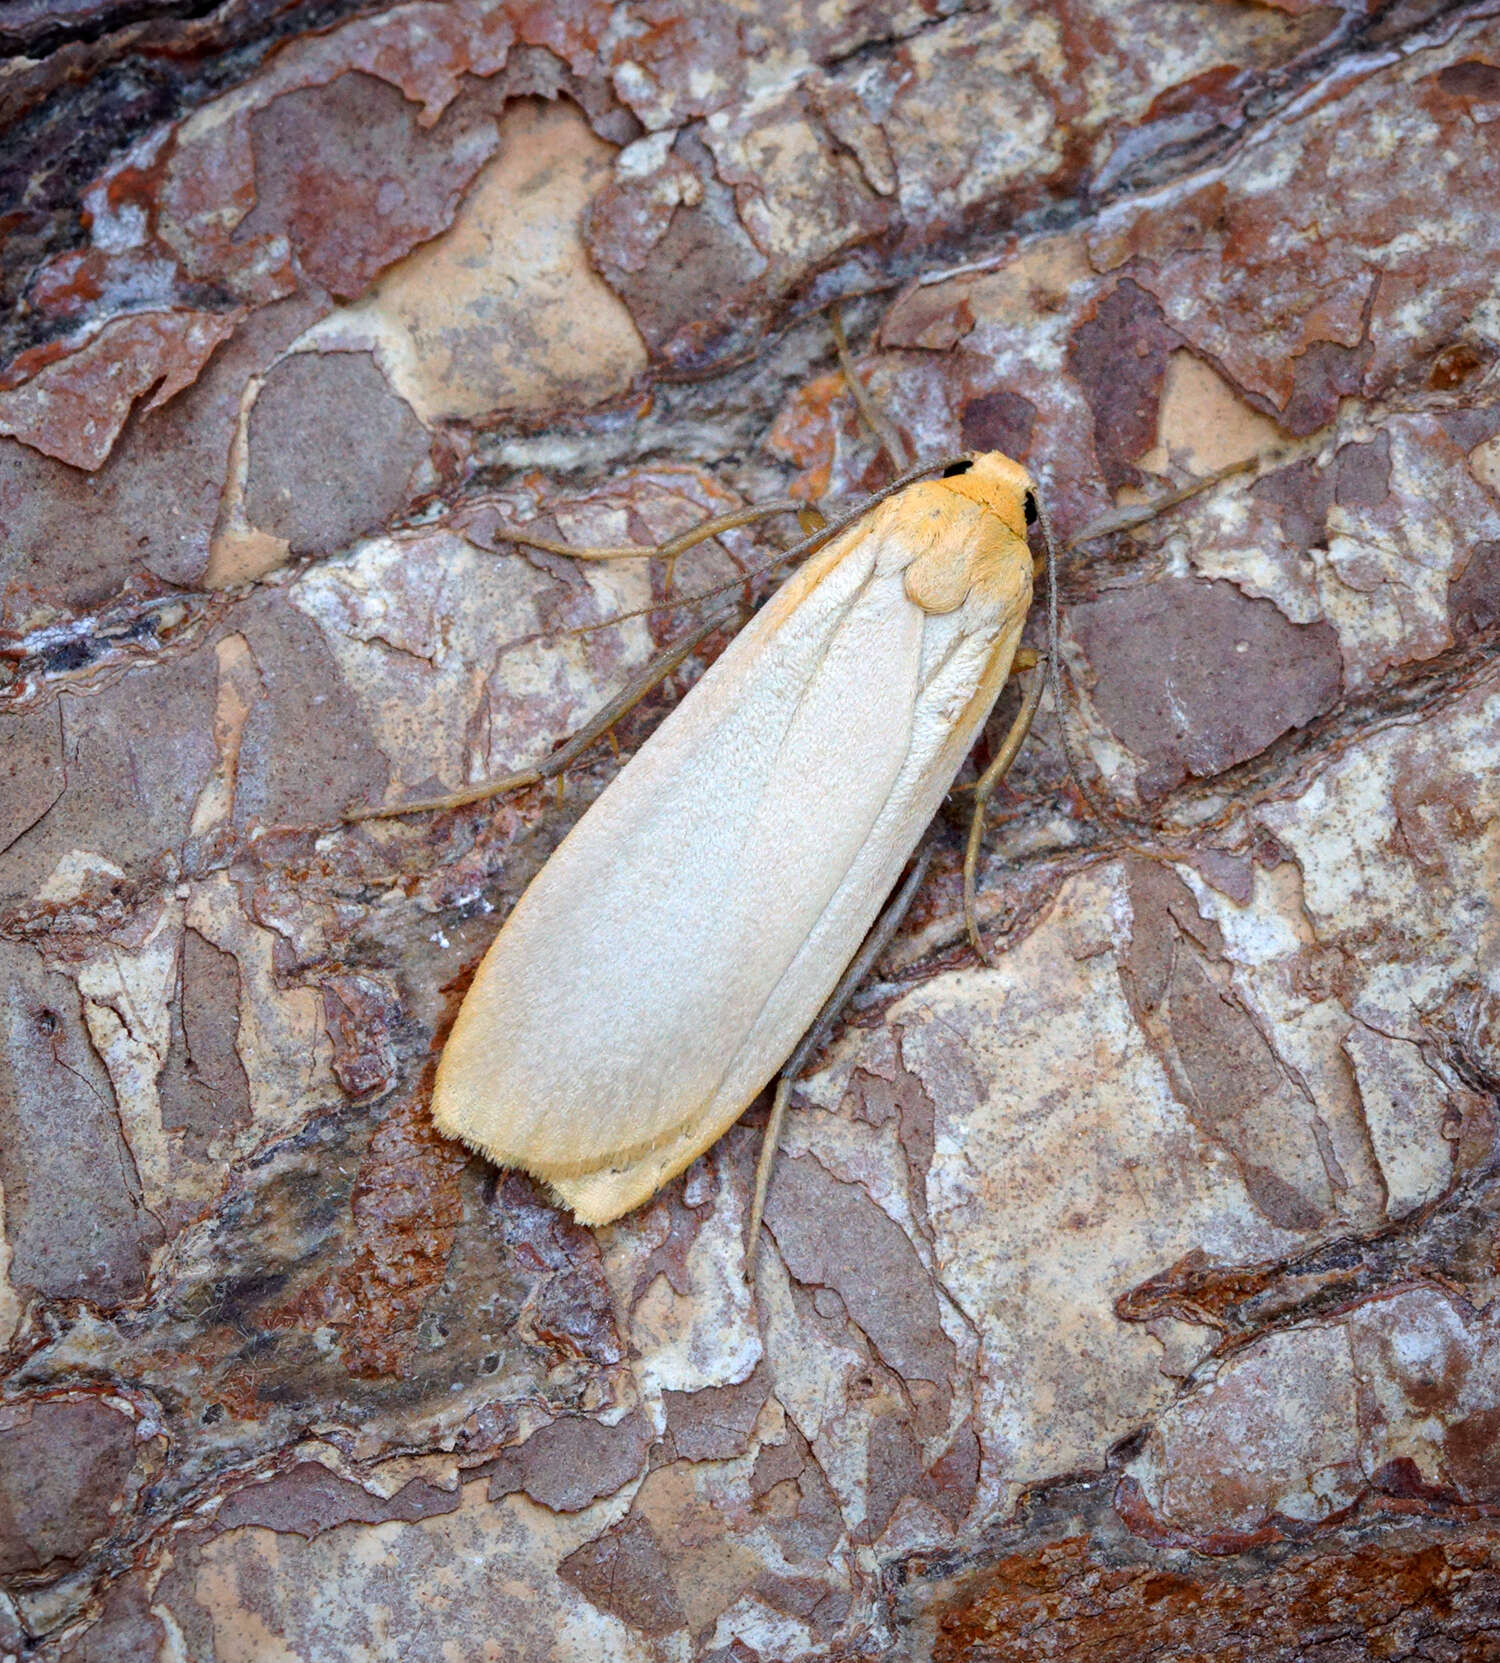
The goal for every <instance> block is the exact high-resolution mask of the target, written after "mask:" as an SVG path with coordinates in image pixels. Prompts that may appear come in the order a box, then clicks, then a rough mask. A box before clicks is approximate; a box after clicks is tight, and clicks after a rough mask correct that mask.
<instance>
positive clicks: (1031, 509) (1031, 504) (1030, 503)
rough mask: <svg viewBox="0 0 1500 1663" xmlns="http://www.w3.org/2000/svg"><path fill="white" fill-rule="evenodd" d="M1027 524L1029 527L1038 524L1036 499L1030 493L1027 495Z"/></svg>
mask: <svg viewBox="0 0 1500 1663" xmlns="http://www.w3.org/2000/svg"><path fill="white" fill-rule="evenodd" d="M1026 523H1027V525H1035V524H1036V498H1035V497H1034V496H1032V494H1031V492H1030V491H1028V492H1027V493H1026Z"/></svg>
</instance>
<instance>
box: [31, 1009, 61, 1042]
mask: <svg viewBox="0 0 1500 1663" xmlns="http://www.w3.org/2000/svg"><path fill="white" fill-rule="evenodd" d="M59 1026H60V1024H59V1023H58V1020H57V1012H56V1011H49V1010H41V1011H38V1012H37V1013H36V1031H37V1032H38V1033H39V1034H41V1036H42V1037H43V1038H44V1039H50V1038H51V1037H52V1035H53V1034H55V1033H56V1032H57V1030H58V1027H59Z"/></svg>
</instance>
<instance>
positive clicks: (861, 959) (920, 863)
mask: <svg viewBox="0 0 1500 1663" xmlns="http://www.w3.org/2000/svg"><path fill="white" fill-rule="evenodd" d="M931 860H932V846H931V844H925V845H924V846H923V847H922V848H921V849H919V850H918V851H917V856H916V859H915V860H914V861H913V862H912V864H911V870H910V871H909V872H908V873H907V874H906V878H905V881H904V882H903V883H902V884H901V887H900V888H899V889H898V890H897V891H896V893H895V894H894V895H893V896H892V897H891V898H890V900H889V901H887V902H886V904H885V911H884V912H882V913H881V915H880V916H879V918H877V919H876V920H875V923H874V926H873V927H872V928H871V930H870V933H869V934H868V935H867V936H866V937H865V939H864V943H863V944H862V946H861V947H860V949H859V951H858V952H857V953H856V954H855V955H854V958H853V960H852V961H851V963H850V965H849V968H848V969H847V970H846V971H845V972H844V974H843V975H842V976H841V977H840V978H839V982H838V986H837V987H835V988H834V990H833V992H832V993H830V994H829V995H828V998H827V1000H826V1001H825V1003H824V1005H823V1008H822V1010H820V1011H819V1012H818V1016H817V1020H816V1021H815V1022H814V1023H813V1025H812V1027H810V1028H809V1029H808V1030H807V1032H806V1033H805V1034H804V1035H803V1036H802V1042H801V1044H800V1045H798V1047H797V1049H796V1050H795V1051H793V1052H792V1054H791V1056H790V1057H789V1058H788V1059H787V1062H786V1066H785V1067H784V1068H783V1069H782V1070H781V1073H780V1075H779V1076H778V1077H777V1080H776V1095H775V1097H774V1098H773V1099H772V1102H771V1118H770V1119H769V1120H768V1121H767V1122H766V1130H765V1133H764V1135H763V1136H762V1138H761V1143H760V1160H759V1161H758V1162H757V1163H756V1168H755V1193H754V1195H753V1196H752V1197H751V1200H750V1220H749V1228H748V1230H747V1233H746V1236H745V1280H746V1282H748V1283H749V1284H750V1286H751V1287H754V1286H755V1262H756V1258H757V1257H758V1255H759V1252H760V1225H761V1218H762V1216H763V1215H764V1213H765V1210H766V1192H767V1190H769V1189H770V1187H771V1169H772V1168H773V1167H774V1166H775V1164H776V1145H777V1144H778V1143H779V1142H780V1141H781V1123H782V1121H783V1120H784V1119H785V1118H786V1104H787V1098H788V1097H789V1096H790V1095H791V1090H792V1085H793V1083H794V1082H795V1080H796V1078H797V1076H798V1075H799V1074H800V1073H801V1072H802V1070H803V1069H804V1068H805V1067H806V1066H807V1060H808V1058H809V1057H811V1056H812V1055H813V1053H814V1052H815V1051H816V1050H817V1049H818V1047H819V1046H820V1045H821V1044H822V1043H823V1041H824V1040H825V1039H826V1038H827V1037H828V1030H829V1029H830V1028H831V1027H832V1026H833V1025H834V1023H835V1022H837V1021H838V1018H839V1012H840V1011H842V1010H843V1008H844V1006H845V1005H846V1004H848V1002H849V996H850V995H851V994H852V993H853V992H854V990H855V988H857V987H858V986H859V984H860V983H861V982H862V981H863V980H864V979H865V977H866V976H868V975H869V973H870V971H871V970H872V969H873V968H874V966H875V961H876V960H877V959H878V958H879V957H880V955H881V954H882V953H883V952H884V951H885V950H886V948H887V947H889V946H890V944H891V937H892V936H893V935H895V933H896V931H897V930H898V929H899V928H900V927H901V920H902V919H903V918H905V916H906V913H907V909H908V908H909V907H910V906H911V904H912V901H913V900H914V899H915V898H916V893H917V891H918V890H919V889H920V888H921V887H922V880H923V878H925V877H926V876H927V868H928V865H929V864H930V862H931Z"/></svg>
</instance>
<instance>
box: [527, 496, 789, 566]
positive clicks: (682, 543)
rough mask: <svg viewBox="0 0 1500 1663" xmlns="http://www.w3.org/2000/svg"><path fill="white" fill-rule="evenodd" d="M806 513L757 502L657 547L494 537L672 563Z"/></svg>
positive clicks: (552, 549)
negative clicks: (736, 534)
mask: <svg viewBox="0 0 1500 1663" xmlns="http://www.w3.org/2000/svg"><path fill="white" fill-rule="evenodd" d="M807 512H808V506H807V504H806V503H805V502H797V501H794V500H792V499H791V498H789V497H788V498H783V499H782V500H781V501H779V502H762V503H756V504H755V505H754V506H753V507H750V508H734V509H731V510H730V511H729V513H727V514H715V515H714V516H713V518H712V519H708V520H700V521H699V522H698V524H697V525H695V526H689V527H688V529H687V530H686V531H683V532H679V533H678V535H677V536H676V537H671V538H669V539H668V540H667V541H666V542H665V543H656V544H642V543H617V544H597V545H596V544H573V543H563V542H559V541H558V540H557V539H555V538H552V537H532V536H530V535H529V534H528V533H526V532H524V531H505V532H497V533H496V534H495V535H496V540H497V541H499V542H504V543H514V544H516V546H517V547H518V548H523V549H541V550H542V551H543V553H545V554H565V555H567V556H568V558H569V559H570V560H649V559H652V558H653V557H655V558H657V559H661V560H675V559H676V558H677V557H678V555H680V554H686V553H687V551H688V550H689V549H695V548H697V546H698V545H699V544H700V543H706V542H708V540H709V539H710V538H711V537H718V536H719V535H720V534H721V533H723V532H726V531H735V530H737V529H738V528H739V527H740V526H745V525H754V524H756V522H757V521H759V520H769V519H772V518H774V516H776V515H777V514H795V515H796V516H797V518H798V520H799V521H800V520H801V519H802V518H803V516H804V514H806V513H807ZM814 512H815V511H814ZM820 518H821V516H820ZM808 529H809V528H808V527H807V526H806V525H804V526H803V531H804V533H805V532H806V531H807V530H808Z"/></svg>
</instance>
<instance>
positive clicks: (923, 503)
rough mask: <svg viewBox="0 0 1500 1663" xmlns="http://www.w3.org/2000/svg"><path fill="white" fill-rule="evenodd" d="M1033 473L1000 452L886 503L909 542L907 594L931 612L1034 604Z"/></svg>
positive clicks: (998, 609) (1007, 608)
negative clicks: (1029, 536)
mask: <svg viewBox="0 0 1500 1663" xmlns="http://www.w3.org/2000/svg"><path fill="white" fill-rule="evenodd" d="M1030 489H1031V478H1030V476H1029V475H1028V474H1027V472H1026V470H1025V469H1024V468H1023V467H1021V465H1020V464H1019V463H1017V462H1012V461H1011V459H1010V458H1009V457H1008V456H1002V455H1000V453H999V452H998V451H992V452H990V453H989V454H987V455H984V456H980V457H977V458H976V459H975V462H974V465H973V466H972V467H970V468H968V469H967V470H965V472H963V473H961V474H954V475H953V476H952V477H950V478H947V479H933V480H927V481H925V482H924V483H922V484H920V485H913V486H911V487H910V488H909V489H908V490H905V491H903V492H902V493H901V495H900V496H898V497H895V498H893V499H892V500H891V502H890V503H888V504H887V505H886V511H888V512H890V514H891V517H892V521H893V525H892V529H893V531H896V532H897V534H898V536H899V538H900V539H901V541H903V542H904V543H905V545H906V549H907V564H906V568H905V586H906V594H907V598H908V599H909V600H911V601H912V602H913V603H914V604H915V605H917V606H920V607H921V608H922V610H923V611H924V612H929V613H937V614H943V613H948V612H954V611H956V610H957V609H958V608H959V607H961V606H965V605H966V604H967V606H968V609H969V610H970V611H976V610H977V611H978V612H983V613H993V612H999V613H1003V614H1009V613H1011V612H1012V611H1015V610H1016V609H1018V608H1019V610H1020V611H1021V612H1024V611H1025V610H1026V608H1027V607H1028V606H1029V605H1030V604H1031V550H1030V548H1029V546H1028V545H1027V542H1026V493H1027V492H1028V491H1029V490H1030Z"/></svg>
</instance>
